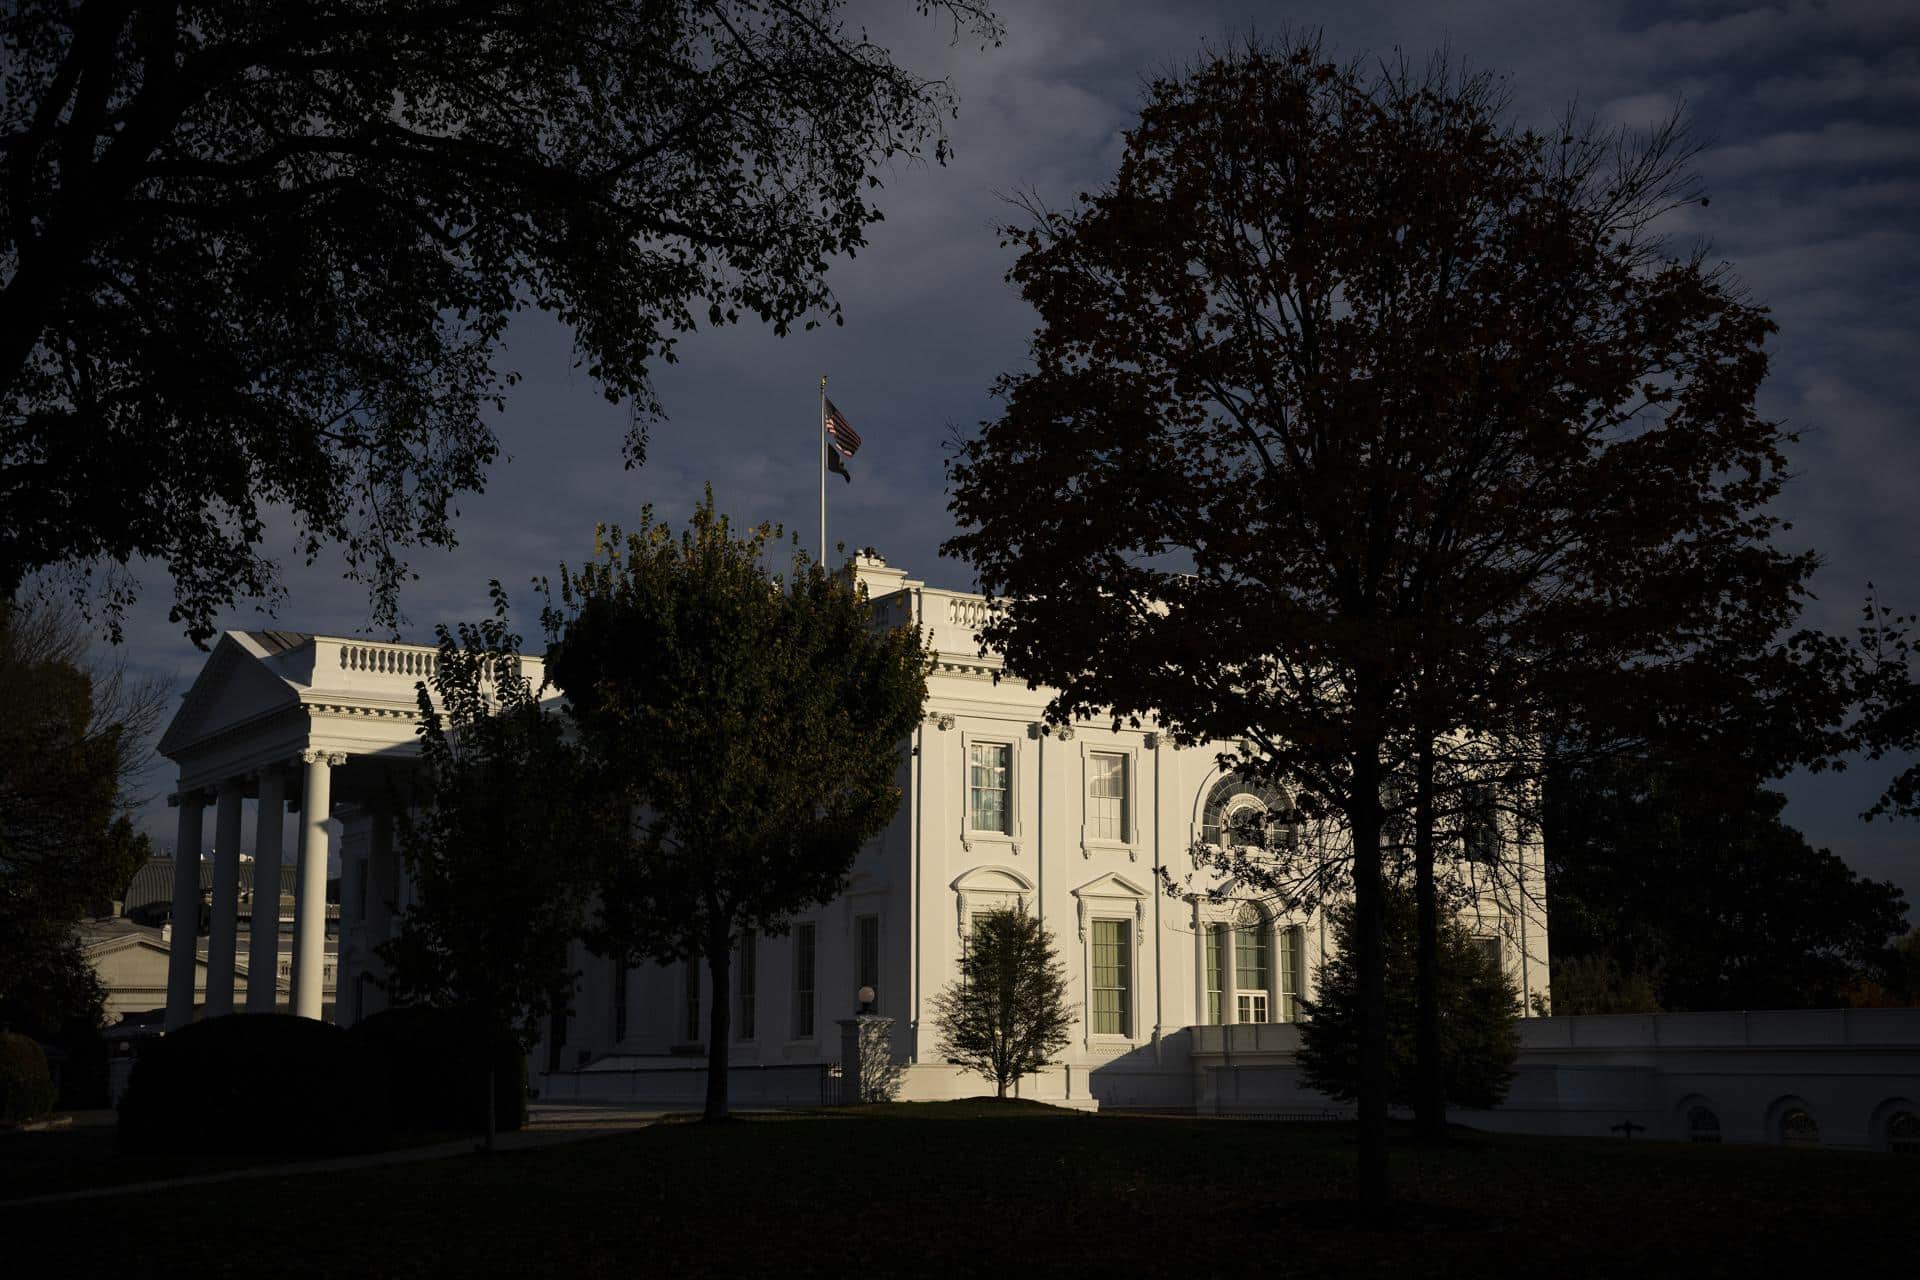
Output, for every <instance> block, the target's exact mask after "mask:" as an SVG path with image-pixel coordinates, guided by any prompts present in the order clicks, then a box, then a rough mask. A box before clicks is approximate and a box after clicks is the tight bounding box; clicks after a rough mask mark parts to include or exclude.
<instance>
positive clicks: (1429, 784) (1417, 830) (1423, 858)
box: [1413, 727, 1447, 1140]
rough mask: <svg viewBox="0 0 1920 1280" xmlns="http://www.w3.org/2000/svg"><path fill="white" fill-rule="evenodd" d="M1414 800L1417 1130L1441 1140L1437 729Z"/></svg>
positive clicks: (1424, 749) (1424, 750) (1420, 757)
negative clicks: (1435, 814) (1435, 826)
mask: <svg viewBox="0 0 1920 1280" xmlns="http://www.w3.org/2000/svg"><path fill="white" fill-rule="evenodd" d="M1415 750H1416V752H1417V753H1418V754H1417V755H1416V757H1415V761H1414V800H1413V823H1414V826H1413V866H1414V901H1415V908H1416V911H1417V913H1418V916H1419V920H1418V936H1417V938H1416V940H1415V943H1414V996H1415V1005H1416V1008H1415V1015H1414V1016H1415V1020H1416V1024H1417V1026H1416V1030H1415V1033H1414V1090H1413V1131H1414V1132H1415V1133H1416V1134H1417V1135H1419V1136H1420V1137H1421V1138H1423V1139H1429V1140H1433V1139H1438V1138H1441V1137H1443V1136H1445V1134H1446V1131H1447V1100H1446V1091H1445V1090H1444V1089H1443V1088H1442V1087H1441V1070H1440V901H1439V889H1438V888H1437V886H1436V885H1435V883H1434V874H1433V733H1432V731H1431V730H1430V729H1428V728H1425V727H1422V728H1421V729H1420V731H1419V741H1418V743H1417V744H1416V745H1415Z"/></svg>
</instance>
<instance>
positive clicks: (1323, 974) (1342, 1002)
mask: <svg viewBox="0 0 1920 1280" xmlns="http://www.w3.org/2000/svg"><path fill="white" fill-rule="evenodd" d="M1418 915H1419V913H1418V910H1417V908H1416V906H1415V904H1414V901H1413V895H1412V893H1411V892H1409V890H1408V888H1407V887H1406V886H1395V887H1393V888H1390V889H1388V891H1387V895H1386V915H1385V931H1384V932H1385V941H1386V946H1385V958H1386V969H1387V1097H1388V1099H1389V1100H1390V1101H1392V1102H1394V1103H1396V1104H1398V1105H1400V1106H1412V1105H1413V1102H1414V1098H1415V1097H1416V1096H1417V1095H1418V1093H1419V1089H1420V1079H1419V1062H1418V1046H1417V1040H1418V1032H1417V1026H1416V1024H1417V1021H1418V1011H1417V1008H1416V1005H1417V1003H1418V995H1417V992H1416V987H1415V984H1414V981H1413V971H1414V967H1415V964H1416V957H1415V949H1416V947H1417V944H1418V940H1419V920H1418ZM1332 923H1333V936H1334V951H1333V954H1332V955H1331V956H1329V957H1328V959H1327V961H1326V963H1325V964H1323V965H1321V966H1320V969H1319V971H1318V973H1317V974H1316V975H1315V985H1314V990H1315V992H1316V993H1317V994H1316V996H1315V998H1314V999H1312V1000H1303V1001H1301V1008H1302V1010H1303V1011H1304V1012H1305V1014H1306V1020H1305V1021H1304V1022H1302V1023H1301V1024H1300V1054H1299V1061H1300V1070H1301V1075H1302V1078H1303V1079H1304V1080H1305V1081H1306V1083H1307V1084H1309V1085H1311V1086H1312V1087H1313V1088H1315V1089H1318V1090H1319V1091H1320V1092H1322V1093H1324V1094H1326V1095H1328V1096H1329V1097H1333V1098H1338V1099H1340V1100H1341V1101H1342V1102H1351V1101H1353V1100H1354V1099H1355V1098H1356V1097H1358V1096H1359V1088H1360V1037H1361V1012H1360V1006H1359V975H1358V973H1357V972H1356V971H1355V965H1354V955H1355V945H1354V943H1355V940H1354V912H1353V909H1352V908H1351V907H1344V906H1343V907H1336V908H1335V909H1334V910H1333V912H1332ZM1437 932H1438V933H1439V935H1440V948H1439V963H1438V964H1437V965H1435V966H1434V983H1433V990H1434V996H1435V999H1436V1000H1437V1001H1438V1003H1439V1006H1440V1010H1441V1018H1440V1045H1439V1056H1438V1061H1439V1063H1440V1088H1441V1097H1442V1099H1443V1101H1444V1102H1445V1103H1446V1104H1448V1105H1451V1106H1459V1107H1496V1106H1499V1105H1500V1102H1501V1101H1502V1100H1503V1099H1504V1098H1505V1097H1506V1096H1507V1086H1508V1084H1509V1083H1511V1082H1512V1080H1513V1063H1514V1059H1515V1057H1516V1056H1517V1055H1518V1053H1519V1051H1520V1033H1519V1032H1518V1031H1517V1030H1516V1029H1515V1028H1514V1020H1515V1019H1516V1018H1517V1017H1519V1015H1520V995H1519V992H1518V991H1517V990H1516V989H1515V988H1514V985H1513V981H1512V979H1510V978H1509V977H1507V975H1506V973H1505V972H1504V971H1503V970H1502V969H1501V967H1500V965H1499V962H1498V960H1497V959H1496V958H1495V955H1494V953H1493V952H1492V950H1491V949H1490V948H1488V947H1487V946H1485V945H1484V944H1483V943H1482V942H1481V940H1479V939H1477V938H1475V937H1474V936H1472V935H1471V934H1469V933H1468V932H1467V931H1466V930H1465V929H1464V928H1462V927H1461V926H1460V925H1459V924H1458V923H1457V922H1455V921H1454V920H1452V919H1446V920H1443V921H1442V922H1441V923H1440V926H1439V929H1438V930H1437Z"/></svg>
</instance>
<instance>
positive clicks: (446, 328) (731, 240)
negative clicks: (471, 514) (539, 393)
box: [0, 0, 1001, 642]
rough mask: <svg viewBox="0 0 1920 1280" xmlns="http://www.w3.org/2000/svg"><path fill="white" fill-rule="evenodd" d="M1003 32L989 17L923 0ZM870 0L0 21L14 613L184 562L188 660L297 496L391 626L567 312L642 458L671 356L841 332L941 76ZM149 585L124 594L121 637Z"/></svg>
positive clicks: (49, 14) (546, 3) (430, 7)
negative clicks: (516, 344) (520, 349)
mask: <svg viewBox="0 0 1920 1280" xmlns="http://www.w3.org/2000/svg"><path fill="white" fill-rule="evenodd" d="M917 7H918V8H919V9H920V10H921V11H922V12H923V13H924V12H930V11H932V10H936V9H937V10H941V11H943V12H944V13H945V14H946V15H947V16H948V17H950V18H951V19H952V21H953V23H954V25H955V35H956V37H958V36H959V35H961V34H962V32H966V33H971V34H972V35H973V36H976V37H977V38H979V39H980V40H981V42H982V43H994V42H997V41H998V39H999V36H1000V31H1001V28H1000V26H999V24H998V21H997V20H996V19H995V18H994V17H993V15H992V14H991V13H990V12H988V10H987V9H986V8H985V7H984V6H983V5H981V4H979V3H975V0H918V3H917ZM842 9H843V5H842V0H783V2H782V3H779V4H771V5H769V4H761V3H758V2H757V0H662V2H659V3H642V2H641V0H540V2H539V3H528V2H527V0H421V2H418V3H409V4H391V3H386V2H385V0H325V2H323V3H308V2H306V0H300V2H297V3H296V2H291V0H263V2H261V3H248V4H228V3H210V2H207V0H183V2H180V3H162V2H159V0H155V2H152V3H141V4H131V3H125V2H124V0H23V2H22V3H18V4H13V5H9V6H8V9H7V13H6V15H5V16H4V18H0V44H4V46H5V48H6V63H5V67H4V69H0V398H4V402H5V404H6V409H5V410H4V412H0V597H4V596H6V595H9V594H11V593H12V592H13V590H14V589H15V588H16V587H17V586H18V585H19V584H20V582H21V580H22V578H23V577H24V575H26V574H27V573H29V572H31V571H32V570H34V569H36V568H38V567H41V566H46V565H67V566H89V567H90V566H92V565H93V564H96V563H100V562H107V563H108V564H110V565H111V564H118V565H120V566H125V565H126V564H127V562H128V561H129V560H130V559H131V558H133V557H137V556H146V557H152V558H155V559H158V560H161V561H163V562H164V563H165V564H166V565H167V567H168V569H169V571H170V572H171V574H172V577H173V583H174V595H175V604H174V609H173V614H172V616H173V618H174V619H175V620H176V621H178V622H180V623H182V624H183V625H184V626H185V628H186V631H187V634H188V635H189V636H191V637H192V638H193V639H194V640H195V641H196V642H199V641H204V640H205V639H206V637H208V636H209V635H210V634H211V633H212V626H213V623H212V618H213V615H214V614H215V613H217V612H218V611H219V610H220V609H221V608H223V607H225V606H227V605H228V604H230V603H231V602H232V601H233V600H234V599H235V598H236V597H239V596H253V597H258V596H269V597H270V596H271V595H272V594H273V593H274V591H275V589H276V581H277V578H276V566H275V564H274V562H273V561H272V560H270V559H268V558H267V557H265V556H263V555H261V554H260V553H259V551H258V547H259V545H260V543H261V542H262V540H263V538H264V536H265V532H266V523H267V521H268V518H269V517H268V513H269V512H271V511H274V510H275V509H284V511H285V512H287V513H288V514H290V515H291V516H292V518H293V520H294V522H295V527H296V530H297V531H298V532H297V536H298V539H299V545H300V546H301V547H302V549H303V551H304V553H305V554H306V555H307V556H308V558H309V559H311V558H312V557H313V556H314V555H316V554H317V553H318V552H319V551H320V550H321V548H322V547H324V546H326V545H327V544H338V545H339V546H340V547H341V548H342V550H343V551H344V554H345V558H346V561H347V564H348V566H349V571H350V572H351V573H353V574H354V575H356V576H360V577H364V578H365V579H366V580H367V581H368V582H369V585H370V589H371V593H372V600H373V605H374V612H375V618H376V620H378V621H381V622H384V623H388V624H392V623H394V621H395V620H396V618H397V613H398V602H397V594H396V593H397V591H398V587H399V584H400V582H401V581H402V579H403V578H404V577H405V575H406V565H405V563H404V558H403V557H404V554H405V552H406V549H407V548H408V547H409V546H410V545H429V546H444V545H451V544H452V542H453V537H454V530H453V527H452V522H453V520H454V517H455V516H456V515H457V514H458V513H457V511H456V510H455V507H456V504H457V501H458V496H459V495H460V494H461V493H462V492H475V491H478V490H479V488H480V487H481V485H482V483H483V481H484V479H485V475H486V471H487V468H488V465H489V464H490V463H491V462H492V460H493V458H494V455H495V454H496V452H497V451H498V445H497V443H496V440H495V437H494V434H493V431H492V429H491V428H490V427H489V426H488V424H487V422H486V420H485V414H486V412H487V411H488V410H489V408H493V409H497V408H498V407H499V405H500V403H501V400H502V397H503V395H504V393H505V389H506V388H507V387H509V386H511V385H512V384H513V382H514V381H515V380H516V377H517V375H516V374H515V373H513V372H512V371H511V370H510V368H509V367H508V366H506V365H504V364H502V363H501V361H500V359H499V357H500V355H501V337H502V334H503V333H504V331H505V329H506V327H507V323H508V320H509V317H511V316H512V315H513V314H514V313H515V312H518V311H522V310H526V309H530V308H538V309H540V310H542V311H548V312H552V313H554V314H555V315H557V316H559V317H560V318H561V319H563V320H564V321H566V322H567V323H568V324H569V325H570V326H571V327H572V329H573V331H574V335H575V338H576V341H577V344H578V353H579V360H580V362H581V363H583V364H584V365H585V366H586V368H587V371H588V372H589V374H590V375H591V376H592V377H594V378H595V379H596V380H597V381H598V382H599V384H600V385H601V387H602V389H603V390H604V392H605V394H606V395H607V397H608V398H609V399H611V400H619V399H622V398H625V399H627V400H628V401H629V404H630V422H631V423H632V429H631V431H630V433H629V435H628V438H627V442H626V455H627V461H628V463H629V465H632V464H634V463H637V462H638V461H639V460H640V458H641V457H642V455H643V452H644V445H645V439H646V428H647V424H648V423H649V422H650V421H652V420H653V419H654V418H656V417H657V416H658V414H659V405H658V404H657V402H656V401H655V398H654V395H653V392H652V390H651V384H650V381H649V370H650V368H651V366H652V365H653V363H654V362H655V361H659V360H671V359H672V358H673V347H674V342H675V340H676V337H677V335H679V334H681V333H684V332H687V331H689V330H692V329H694V328H695V327H697V326H698V325H699V324H701V323H705V324H708V325H715V326H717V325H721V324H730V323H733V322H735V321H736V320H738V319H739V318H740V317H741V316H743V315H746V316H753V317H757V318H758V319H760V320H761V321H762V322H764V323H767V324H770V325H772V326H773V328H774V329H775V331H776V332H781V333H784V332H785V331H786V330H787V328H788V327H789V326H790V325H792V324H794V323H795V322H798V321H801V320H803V319H804V321H805V323H806V324H807V325H808V326H809V327H811V326H812V325H814V324H816V323H818V322H819V321H820V320H822V319H826V318H832V319H834V320H836V321H837V320H838V318H839V308H838V304H837V303H836V302H835V301H834V299H833V295H832V294H831V292H830V291H829V290H828V288H827V285H826V281H825V275H826V269H827V263H828V260H829V259H830V258H832V257H833V256H835V255H839V254H846V253H851V252H852V251H854V250H856V249H858V248H860V247H861V246H863V245H864V244H865V243H866V239H865V232H866V228H867V227H868V226H869V225H870V224H872V223H873V222H875V221H876V220H878V219H879V217H880V212H879V209H878V208H877V207H876V206H875V204H874V203H873V202H872V189H873V188H875V187H877V186H878V185H879V174H880V171H881V169H882V167H883V166H884V165H886V164H887V163H889V162H897V161H898V160H900V159H903V158H904V159H910V160H913V159H920V158H922V157H924V156H926V155H927V154H928V153H929V152H931V154H932V156H933V157H934V158H936V159H941V160H944V158H945V155H946V145H947V144H946V137H945V134H944V131H943V125H944V121H945V118H946V117H947V116H948V115H949V114H951V112H952V110H953V108H954V102H955V100H954V96H953V94H952V92H951V90H950V88H949V86H948V85H947V83H946V82H945V81H942V80H931V79H926V78H922V77H920V76H917V75H915V74H913V73H912V72H910V71H908V70H906V69H904V68H903V67H901V66H899V65H897V64H896V63H895V62H894V61H893V60H892V57H891V55H890V54H889V53H888V52H887V50H885V49H883V48H881V47H879V46H878V45H875V44H874V43H872V42H871V41H870V40H869V39H868V38H867V37H866V35H865V33H864V31H862V30H859V29H858V28H849V27H848V26H847V25H846V23H845V21H844V18H843V14H842ZM132 589H133V588H132V586H131V584H130V583H128V582H127V581H126V580H125V579H123V578H122V579H116V581H115V583H114V584H113V586H112V587H110V591H111V594H110V596H109V599H108V601H107V604H108V607H109V610H110V616H117V609H118V607H119V606H121V605H124V603H125V602H126V601H127V599H128V598H129V596H130V592H131V591H132Z"/></svg>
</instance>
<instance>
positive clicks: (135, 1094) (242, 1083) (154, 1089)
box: [120, 1013, 392, 1155]
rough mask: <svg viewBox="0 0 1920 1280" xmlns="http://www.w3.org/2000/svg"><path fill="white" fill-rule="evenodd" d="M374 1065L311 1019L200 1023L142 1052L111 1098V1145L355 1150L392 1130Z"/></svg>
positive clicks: (274, 1151) (251, 1017) (237, 1018)
mask: <svg viewBox="0 0 1920 1280" xmlns="http://www.w3.org/2000/svg"><path fill="white" fill-rule="evenodd" d="M381 1068H382V1063H381V1061H380V1059H379V1058H378V1057H377V1056H376V1055H374V1054H371V1053H370V1052H369V1051H368V1049H367V1047H366V1046H365V1045H364V1044H363V1043H362V1042H361V1041H360V1040H359V1039H358V1038H356V1037H354V1036H351V1035H349V1034H348V1033H347V1032H345V1031H342V1030H341V1029H340V1028H338V1027H335V1026H332V1025H330V1024H328V1023H324V1022H317V1021H315V1020H313V1019H311V1018H296V1017H292V1016H290V1015H288V1014H277V1013H242V1014H231V1015H228V1016H225V1017H219V1018H209V1019H206V1020H205V1021H202V1022H196V1023H193V1024H191V1025H189V1026H185V1027H182V1028H180V1029H179V1030H178V1031H174V1032H171V1033H169V1034H168V1035H166V1036H163V1037H162V1038H161V1039H159V1040H158V1041H156V1042H154V1043H153V1044H150V1045H148V1046H146V1047H145V1048H144V1049H143V1050H142V1051H141V1053H140V1057H139V1058H138V1060H137V1061H136V1062H135V1063H134V1067H133V1075H132V1077H131V1078H130V1079H129V1080H128V1081H127V1092H126V1096H125V1097H123V1098H122V1099H121V1100H120V1143H121V1146H122V1147H124V1148H125V1149H127V1150H129V1151H158V1150H180V1149H181V1148H182V1147H185V1148H188V1149H192V1150H196V1151H217V1152H222V1153H234V1154H247V1155H332V1154H339V1153H342V1152H349V1151H357V1150H363V1149H365V1148H366V1147H368V1146H371V1145H374V1144H376V1143H377V1142H379V1141H380V1140H381V1139H382V1138H384V1136H385V1135H386V1134H387V1133H388V1132H389V1131H390V1130H391V1127H392V1118H391V1115H390V1113H389V1111H388V1106H387V1099H388V1090H387V1088H386V1086H385V1082H384V1081H383V1080H382V1079H381Z"/></svg>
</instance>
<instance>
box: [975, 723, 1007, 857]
mask: <svg viewBox="0 0 1920 1280" xmlns="http://www.w3.org/2000/svg"><path fill="white" fill-rule="evenodd" d="M1012 768H1013V748H1012V747H1011V746H1010V745H1008V744H1007V743H1004V742H975V743H972V744H970V745H969V747H968V748H967V826H968V827H969V828H971V829H972V830H974V831H998V832H1000V833H1001V834H1003V835H1005V834H1009V833H1011V832H1012V830H1013V826H1012V824H1011V823H1010V822H1009V821H1008V819H1009V817H1010V816H1011V815H1010V813H1009V809H1008V805H1007V793H1008V785H1009V774H1010V773H1011V772H1012Z"/></svg>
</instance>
